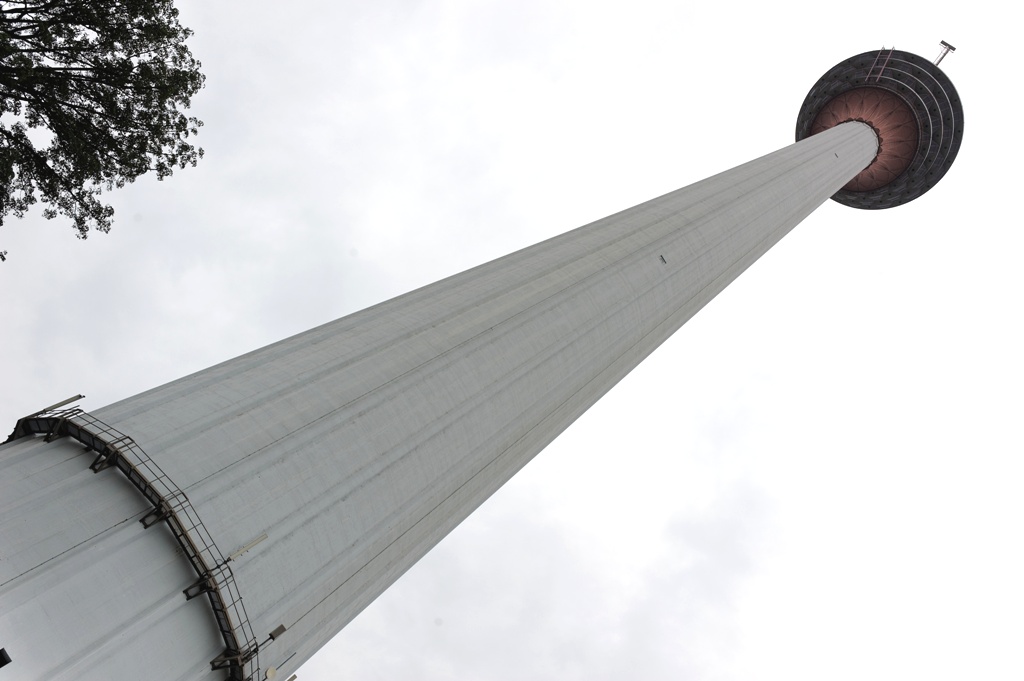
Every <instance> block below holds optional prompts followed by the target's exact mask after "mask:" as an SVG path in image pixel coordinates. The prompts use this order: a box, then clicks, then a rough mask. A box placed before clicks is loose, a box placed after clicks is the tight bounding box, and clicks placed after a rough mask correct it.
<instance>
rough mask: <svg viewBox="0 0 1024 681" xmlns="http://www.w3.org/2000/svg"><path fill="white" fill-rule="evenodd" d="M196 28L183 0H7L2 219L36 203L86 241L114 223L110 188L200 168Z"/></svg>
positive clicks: (0, 147)
mask: <svg viewBox="0 0 1024 681" xmlns="http://www.w3.org/2000/svg"><path fill="white" fill-rule="evenodd" d="M191 35H192V31H190V30H189V29H187V28H185V27H183V26H181V25H180V24H179V23H178V10H177V9H175V7H174V5H173V0H27V1H24V2H4V1H0V225H2V224H3V219H4V217H6V216H7V215H9V214H13V215H15V216H16V217H23V216H24V215H25V213H26V211H27V210H28V209H29V207H30V206H32V205H33V204H34V203H36V202H37V200H38V201H42V203H43V204H45V207H44V210H43V215H44V216H45V217H46V218H48V219H52V218H54V217H56V216H57V214H58V213H60V214H63V215H66V216H67V217H69V218H71V220H72V222H73V225H74V228H75V230H76V231H77V232H78V236H79V237H80V238H83V239H84V238H85V237H86V236H87V235H88V232H89V230H90V229H97V230H99V231H102V232H106V231H109V230H110V226H111V222H112V218H113V214H114V210H113V208H112V207H110V206H108V205H104V204H103V203H102V202H101V200H100V195H101V193H102V192H103V191H104V190H107V191H109V190H112V189H113V188H115V187H123V186H124V185H125V183H127V182H132V181H134V180H135V178H137V177H138V176H140V175H142V174H144V173H146V172H149V171H154V172H155V173H156V176H157V178H158V179H163V178H164V177H167V176H168V175H170V174H171V173H172V171H173V170H174V168H176V167H177V168H184V167H185V166H186V165H192V166H194V165H195V164H196V162H197V160H198V159H199V158H201V157H202V155H203V150H202V149H199V148H197V147H195V146H193V145H192V144H190V142H189V137H190V136H194V135H196V134H197V133H198V129H199V127H200V126H201V125H202V122H201V121H199V120H198V119H196V118H194V117H187V116H186V115H185V114H184V113H182V110H184V109H187V108H188V106H189V104H190V100H191V97H192V95H194V94H195V93H196V92H198V91H199V90H200V89H201V88H202V87H203V82H204V80H205V77H204V76H203V75H202V74H201V73H200V72H199V67H200V63H199V62H198V61H197V60H196V59H194V58H193V57H192V54H191V52H189V49H188V47H186V45H185V41H186V39H187V38H189V37H190V36H191Z"/></svg>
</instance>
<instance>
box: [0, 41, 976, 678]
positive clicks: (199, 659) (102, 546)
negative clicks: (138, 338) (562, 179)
mask: <svg viewBox="0 0 1024 681" xmlns="http://www.w3.org/2000/svg"><path fill="white" fill-rule="evenodd" d="M962 133H963V113H962V109H961V107H960V101H959V98H958V97H957V95H956V91H955V89H954V88H953V86H952V84H951V83H950V82H949V80H948V78H946V76H945V75H944V74H943V73H942V72H941V71H940V70H939V69H938V67H937V66H935V65H932V64H930V63H929V62H927V61H925V60H923V59H921V58H920V57H917V56H915V55H912V54H909V53H906V52H900V51H896V50H882V51H880V52H871V53H864V54H862V55H858V56H856V57H853V58H851V59H848V60H846V61H844V62H841V63H840V64H838V65H837V66H836V67H834V68H833V69H831V70H830V71H829V72H828V73H826V74H825V76H823V77H822V79H821V80H819V81H818V83H817V84H815V86H814V87H813V88H812V89H811V91H810V93H809V94H808V95H807V98H806V100H805V102H804V104H803V106H802V107H801V110H800V114H799V117H798V122H797V139H798V141H797V142H796V143H794V144H792V145H790V146H787V147H785V148H783V149H780V150H778V151H776V152H774V153H771V154H768V155H766V156H763V157H761V158H758V159H755V160H753V161H750V162H748V163H745V164H743V165H741V166H738V167H736V168H733V169H732V170H728V171H726V172H723V173H720V174H718V175H715V176H712V177H710V178H708V179H705V180H702V181H700V182H697V183H695V184H693V185H690V186H687V187H684V188H682V189H678V190H676V191H673V192H671V193H669V194H666V195H664V196H660V197H658V198H655V199H652V200H651V201H648V202H646V203H643V204H640V205H638V206H635V207H633V208H630V209H628V210H625V211H622V212H620V213H617V214H615V215H612V216H609V217H607V218H604V219H602V220H598V221H597V222H594V223H592V224H589V225H586V226H584V227H580V228H578V229H575V230H572V231H570V232H567V233H565V234H562V235H560V236H557V237H554V238H552V239H549V240H547V241H544V242H542V243H539V244H536V245H534V246H531V247H529V248H526V249H523V250H521V251H517V252H515V253H512V254H510V255H507V256H504V257H502V258H499V259H497V260H494V261H492V262H489V263H486V264H484V265H481V266H479V267H476V268H473V269H470V270H467V271H465V272H462V273H460V274H457V275H454V276H452V277H449V278H447V279H443V280H441V281H439V282H436V283H434V284H431V285H429V286H426V287H423V288H421V289H418V290H416V291H413V292H411V293H407V294H405V295H403V296H399V297H398V298H395V299H392V300H389V301H386V302H384V303H381V304H379V305H375V306H373V307H371V308H368V309H366V310H363V311H361V312H357V313H355V314H352V315H349V316H347V317H344V318H342V319H339V320H337V321H334V322H331V323H328V324H325V325H323V326H321V327H318V328H315V329H312V330H310V331H306V332H304V333H301V334H299V335H297V336H294V337H292V338H288V339H286V340H283V341H280V342H278V343H275V344H273V345H270V346H267V347H265V348H262V349H259V350H255V351H253V352H250V353H248V354H246V355H243V356H241V357H238V358H235V359H232V360H229V361H227V362H224V363H222V364H218V365H217V366H214V367H211V368H209V369H206V370H203V371H200V372H198V373H196V374H193V375H191V376H186V377H184V378H181V379H179V380H176V381H174V382H171V383H168V384H167V385H163V386H160V387H157V388H154V389H152V390H149V391H147V392H144V393H142V394H140V395H136V396H134V397H130V398H128V399H125V400H122V401H120V402H117V403H115V404H113V405H110V406H107V407H104V408H102V409H99V410H96V411H95V412H94V413H86V412H84V411H82V410H80V409H77V408H74V407H72V406H69V405H71V404H72V402H73V400H72V401H67V402H65V403H62V404H58V405H54V406H53V407H50V408H48V409H45V410H43V411H41V412H39V413H37V414H33V415H31V416H28V417H25V418H23V419H21V420H19V421H18V423H17V424H16V427H15V429H14V432H13V433H12V435H11V437H10V438H9V439H8V440H7V442H6V443H5V444H4V445H2V446H0V465H2V466H3V471H4V474H3V475H2V476H0V549H2V551H3V554H2V560H0V648H2V651H3V652H2V655H0V681H23V680H31V679H46V681H70V680H72V679H73V680H74V681H109V680H110V679H130V678H131V679H134V678H141V679H148V680H152V681H193V680H201V681H214V680H217V681H221V680H223V679H232V680H235V681H242V680H247V681H248V680H251V681H255V680H257V679H275V678H277V679H282V680H286V679H288V678H289V676H290V675H291V674H292V673H293V672H294V671H295V669H296V668H298V666H299V665H301V664H302V663H303V662H305V661H306V660H307V659H308V658H309V657H310V656H311V655H312V654H313V653H314V652H316V651H317V650H318V649H319V648H320V647H321V646H322V645H323V644H324V643H326V642H327V641H328V640H329V639H330V638H331V637H333V636H334V635H335V634H336V633H337V632H338V631H339V630H341V628H342V627H344V626H345V625H346V624H347V623H348V622H349V621H351V620H352V618H354V617H355V616H356V615H357V614H358V613H359V612H360V611H361V610H362V609H363V608H364V607H366V606H367V605H368V604H369V603H370V602H371V601H373V600H374V599H375V598H376V597H377V596H378V595H379V594H380V593H381V592H382V591H384V589H386V588H387V587H388V586H389V585H390V584H391V583H393V582H394V581H395V580H396V579H398V577H399V576H400V575H401V574H402V573H403V572H405V571H406V570H407V569H408V568H409V567H410V566H412V565H413V564H414V563H415V562H416V561H417V560H418V559H419V558H420V557H421V556H423V555H424V554H425V553H426V552H427V551H428V550H429V549H430V548H431V547H433V546H434V545H435V544H436V543H437V542H438V541H440V540H441V539H442V538H443V537H444V536H445V535H446V534H447V533H448V532H450V531H451V530H452V529H453V528H454V527H455V526H456V525H458V523H459V522H461V521H462V520H463V519H464V518H465V517H467V516H468V515H469V514H470V513H471V512H472V511H473V510H474V509H475V508H476V507H477V506H479V505H480V504H481V503H482V502H483V501H484V500H486V499H487V498H488V497H489V496H490V495H491V494H493V493H494V492H495V491H496V490H497V489H498V488H499V487H500V486H501V485H502V484H504V483H505V482H506V481H507V480H508V479H509V478H511V477H512V476H513V475H514V474H515V473H516V472H517V471H518V470H519V469H520V468H522V467H523V466H524V465H525V464H526V463H527V462H529V461H530V459H532V458H533V456H534V455H536V454H537V453H538V452H539V451H540V450H541V449H543V448H544V447H545V446H546V445H547V444H548V443H549V442H550V441H551V440H553V439H554V438H555V437H556V436H557V435H558V434H559V433H560V432H562V430H564V429H565V428H566V427H567V426H568V425H569V424H570V423H572V422H573V421H574V420H575V419H576V418H577V417H578V416H580V415H581V414H582V413H583V412H584V411H585V410H586V409H587V408H588V407H590V406H591V405H592V404H593V403H594V402H596V401H597V400H598V399H599V398H600V397H601V396H602V395H603V394H604V393H605V392H607V391H608V390H609V389H610V388H611V387H612V386H613V385H615V383H617V382H618V381H619V380H620V379H621V378H622V377H624V376H625V375H626V374H627V373H629V371H631V370H632V369H633V368H634V367H635V366H636V365H637V364H639V363H640V362H641V361H642V360H643V359H644V358H645V357H646V356H647V355H649V354H650V353H651V352H652V351H653V350H654V349H655V348H657V347H658V345H660V344H661V343H662V342H663V341H664V340H665V339H667V338H668V337H669V336H670V335H671V334H672V333H674V332H675V331H676V330H677V329H678V328H679V327H680V326H682V325H683V324H684V323H685V322H686V321H687V320H688V319H689V318H690V317H692V316H693V315H694V314H695V313H696V312H697V311H698V310H700V309H701V308H702V307H703V306H704V305H705V304H707V303H708V302H709V301H710V300H711V299H712V298H714V296H715V295H717V294H718V293H719V292H720V291H721V290H723V289H724V288H725V287H726V286H727V285H728V284H729V283H730V282H731V281H732V280H733V279H735V278H736V277H737V276H739V274H740V273H742V272H743V271H744V270H745V269H746V268H747V267H749V266H750V265H751V264H752V263H753V262H754V261H756V260H757V259H758V258H759V257H760V256H761V255H763V254H764V253H765V252H767V251H768V250H769V249H770V248H771V246H773V245H774V244H775V243H777V242H778V241H779V240H780V239H781V238H782V237H783V236H785V235H786V234H787V233H788V232H789V231H790V230H791V229H792V228H793V227H795V226H796V225H797V224H798V223H799V222H800V221H801V220H803V219H804V218H805V217H806V216H807V215H809V214H810V213H811V212H813V211H814V209H815V208H816V207H817V206H819V205H820V204H822V203H823V202H824V201H826V200H827V199H828V198H829V197H832V198H834V199H835V200H837V201H840V202H841V203H845V204H847V205H851V206H854V207H859V208H872V209H875V208H886V207H890V206H895V205H900V204H902V203H906V202H907V201H910V200H913V199H915V198H917V197H918V196H920V195H921V194H923V193H924V192H926V191H928V190H929V189H930V188H931V187H932V186H934V184H935V183H936V182H937V181H938V180H939V179H940V178H941V177H942V175H943V174H945V172H946V171H947V170H948V169H949V166H950V164H951V163H952V161H953V158H954V157H955V156H956V153H957V150H958V149H959V146H960V140H961V137H962Z"/></svg>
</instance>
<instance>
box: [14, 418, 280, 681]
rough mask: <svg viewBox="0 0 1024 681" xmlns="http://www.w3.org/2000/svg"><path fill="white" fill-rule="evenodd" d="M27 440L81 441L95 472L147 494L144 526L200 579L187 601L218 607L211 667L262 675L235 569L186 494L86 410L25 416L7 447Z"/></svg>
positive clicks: (243, 680)
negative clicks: (218, 646)
mask: <svg viewBox="0 0 1024 681" xmlns="http://www.w3.org/2000/svg"><path fill="white" fill-rule="evenodd" d="M55 406H63V405H55ZM27 435H43V436H44V437H45V439H46V441H47V442H50V441H51V440H55V439H57V438H61V437H65V436H66V437H70V438H73V439H75V440H78V441H79V442H81V443H82V444H83V445H85V447H86V451H87V452H88V451H93V452H96V458H95V460H94V461H93V462H92V464H91V465H90V466H89V468H91V469H92V471H93V472H94V473H98V472H100V471H102V470H104V469H106V468H117V469H118V470H119V471H121V472H122V473H123V474H124V476H125V477H126V478H128V481H129V482H131V484H132V485H133V486H134V487H135V488H136V489H137V490H139V492H141V493H142V495H143V496H144V497H145V498H146V500H147V501H149V503H150V504H151V505H152V507H153V510H151V511H150V512H149V513H147V514H146V515H145V516H143V517H142V519H141V520H140V522H141V523H142V525H143V527H147V528H148V527H151V526H153V525H155V524H156V523H159V522H160V521H164V522H165V523H166V524H167V527H168V528H170V530H171V533H172V534H173V535H174V538H175V539H176V540H177V542H178V544H179V545H180V546H181V549H182V551H183V553H184V554H185V557H186V558H188V561H189V563H191V565H192V568H193V569H194V570H195V573H196V575H197V577H198V578H197V579H196V581H195V582H193V583H192V584H191V585H190V586H189V587H188V588H186V589H185V590H184V592H183V593H184V594H185V598H186V599H189V600H191V599H192V598H195V597H196V596H199V595H201V594H204V593H205V594H206V595H207V597H208V599H209V601H210V606H211V607H212V608H213V614H214V617H215V618H216V620H217V626H218V628H219V629H220V633H221V636H222V637H223V638H224V653H223V654H221V655H219V656H218V657H216V658H214V659H213V660H211V661H210V665H211V667H212V668H213V669H224V670H226V671H227V674H228V677H227V678H228V679H230V680H231V681H254V680H255V679H256V678H257V677H258V675H259V671H260V666H259V642H258V641H257V640H256V637H255V636H254V635H253V631H252V627H251V626H250V624H249V618H248V617H247V616H246V614H245V607H244V606H243V605H242V596H241V594H239V592H238V585H237V584H236V583H235V577H234V574H233V573H232V571H231V567H230V566H229V565H228V561H227V560H225V558H224V555H223V554H222V553H221V552H220V549H218V548H217V545H216V543H215V542H214V541H213V537H211V536H210V533H209V531H207V529H206V527H204V526H203V521H202V520H200V518H199V514H198V513H196V510H195V508H193V507H192V504H191V502H189V500H188V497H187V496H186V495H185V493H184V492H183V491H182V490H181V489H179V488H178V487H177V485H175V484H174V482H173V481H171V479H170V478H169V477H167V474H165V473H164V472H163V471H162V470H161V469H160V467H159V466H158V465H157V464H156V463H155V462H154V461H153V460H152V459H150V458H149V455H147V454H146V452H145V451H143V449H142V448H141V447H139V445H138V444H136V443H135V441H134V440H132V439H131V438H130V437H129V436H127V435H125V434H124V433H122V432H120V431H119V430H117V429H115V428H113V427H111V426H109V425H107V424H105V423H103V422H102V421H100V420H99V419H97V418H96V417H94V416H92V415H90V414H88V413H86V412H84V411H82V410H81V409H78V408H71V409H54V408H50V409H49V410H46V411H42V412H40V413H38V414H33V415H31V416H26V417H25V418H23V419H20V420H19V421H18V423H17V425H16V426H15V427H14V432H13V433H11V436H10V437H9V438H7V442H11V441H13V440H17V439H19V438H22V437H25V436H27Z"/></svg>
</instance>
